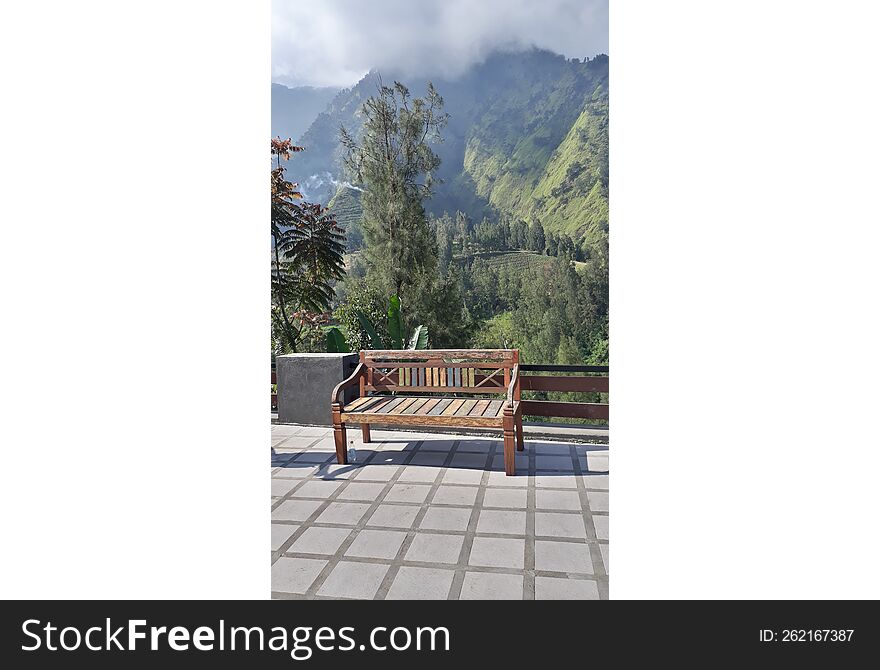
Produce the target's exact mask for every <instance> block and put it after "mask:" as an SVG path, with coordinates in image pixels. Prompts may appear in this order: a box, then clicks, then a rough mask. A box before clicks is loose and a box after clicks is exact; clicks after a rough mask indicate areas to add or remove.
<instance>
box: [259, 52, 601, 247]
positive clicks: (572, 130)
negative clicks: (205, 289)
mask: <svg viewBox="0 0 880 670" xmlns="http://www.w3.org/2000/svg"><path fill="white" fill-rule="evenodd" d="M382 78H383V80H384V81H385V82H389V81H392V80H393V79H402V80H403V81H404V83H405V84H406V85H407V86H409V88H410V90H411V92H412V93H413V95H415V96H418V95H421V94H422V93H423V92H424V85H425V82H424V81H415V82H413V81H407V80H406V79H403V78H401V77H395V75H394V73H393V72H383V73H382ZM377 83H378V78H377V75H376V74H375V73H370V74H369V75H367V76H366V77H364V79H362V80H361V81H360V82H358V84H356V85H355V86H354V87H352V88H351V89H348V90H343V91H341V92H340V93H339V94H338V95H336V96H335V97H334V98H333V100H332V101H331V102H330V103H329V104H328V106H327V108H326V109H325V110H324V111H323V112H322V113H321V114H319V115H318V117H317V118H316V119H315V120H314V122H313V123H312V124H311V126H310V127H309V129H308V130H307V131H306V132H305V133H304V135H303V136H302V138H301V140H300V142H301V144H303V146H305V148H306V151H305V152H303V153H301V154H297V156H296V159H295V160H293V161H291V163H290V174H291V177H292V178H293V179H294V180H295V181H298V182H299V183H300V186H301V187H302V190H303V191H304V193H305V194H306V196H307V197H309V198H310V199H313V200H318V201H321V202H325V203H327V202H329V201H330V199H331V198H333V197H334V195H336V184H335V183H334V181H341V180H342V179H341V176H342V169H341V161H340V158H341V153H340V148H339V127H340V125H345V127H346V128H348V129H350V130H352V131H354V132H357V130H358V128H359V126H360V120H359V118H358V110H359V109H360V106H361V105H362V104H363V101H364V100H365V99H366V98H367V97H369V96H370V95H373V94H374V93H375V91H376V85H377ZM434 85H435V87H436V88H437V90H438V91H439V93H440V95H442V96H443V98H444V100H445V107H446V111H447V112H448V113H449V115H450V119H449V124H448V126H447V128H446V129H445V131H444V132H443V137H444V141H443V143H441V144H438V145H436V146H435V151H436V152H437V154H438V155H439V156H440V158H441V160H442V164H441V167H440V170H439V171H438V174H437V175H436V176H437V177H439V178H440V179H441V180H442V183H440V184H439V185H437V186H436V188H435V195H434V198H433V199H432V200H431V201H430V202H428V203H427V208H428V210H429V211H431V212H432V213H434V214H441V213H442V212H444V211H448V212H454V211H456V210H461V211H463V212H466V213H467V214H468V215H469V216H470V218H471V219H472V220H475V221H479V220H481V219H482V218H483V217H484V216H488V217H489V218H490V219H494V218H497V216H499V215H507V216H511V217H516V218H522V219H524V220H530V219H531V217H533V216H534V217H536V218H537V219H538V220H539V221H541V223H542V225H544V227H545V229H546V230H548V231H551V232H565V233H568V234H570V235H574V236H576V237H578V238H584V237H586V238H587V239H592V238H594V237H596V236H597V235H598V234H600V232H601V231H602V230H604V229H605V228H607V220H608V205H607V202H608V168H607V165H608V156H607V152H608V58H607V56H597V57H595V58H593V59H591V60H589V61H580V60H568V59H566V58H564V57H562V56H559V55H556V54H553V53H551V52H548V51H542V50H537V49H535V50H531V51H527V52H522V53H499V54H495V55H493V56H491V57H489V58H488V59H486V61H484V62H483V63H481V64H479V65H476V66H474V67H472V68H471V69H470V70H469V71H468V72H466V73H465V74H464V75H462V76H461V77H458V78H457V79H455V80H452V81H446V80H442V79H440V80H436V79H435V80H434ZM273 104H274V102H273ZM330 177H332V179H331V178H330Z"/></svg>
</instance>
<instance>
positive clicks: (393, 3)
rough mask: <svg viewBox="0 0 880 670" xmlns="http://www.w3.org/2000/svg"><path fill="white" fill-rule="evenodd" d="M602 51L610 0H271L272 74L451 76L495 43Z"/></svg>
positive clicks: (275, 77) (312, 80)
mask: <svg viewBox="0 0 880 670" xmlns="http://www.w3.org/2000/svg"><path fill="white" fill-rule="evenodd" d="M531 46H537V47H541V48H545V49H550V50H551V51H555V52H556V53H561V54H563V55H565V56H568V57H571V58H582V57H585V56H594V55H595V54H597V53H608V0H372V1H370V0H272V81H275V82H278V83H282V84H287V85H289V86H298V85H311V86H349V85H351V84H353V83H355V82H357V81H358V80H359V79H360V78H361V77H362V76H363V75H364V74H366V72H367V71H369V70H370V69H371V68H379V69H383V68H387V69H393V70H395V71H396V72H400V73H402V74H403V75H404V76H425V77H444V78H453V77H455V76H456V75H458V74H461V73H462V72H463V71H464V70H466V69H467V68H468V67H470V66H471V65H473V64H474V63H478V62H480V61H482V60H483V59H485V58H486V56H488V55H489V54H490V53H491V52H493V51H496V50H517V49H524V48H528V47H531Z"/></svg>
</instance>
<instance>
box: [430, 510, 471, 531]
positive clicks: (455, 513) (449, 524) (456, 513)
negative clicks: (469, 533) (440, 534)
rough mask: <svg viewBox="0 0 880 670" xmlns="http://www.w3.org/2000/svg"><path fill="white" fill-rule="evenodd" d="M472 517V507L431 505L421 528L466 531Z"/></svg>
mask: <svg viewBox="0 0 880 670" xmlns="http://www.w3.org/2000/svg"><path fill="white" fill-rule="evenodd" d="M470 518H471V508H470V507H433V506H432V507H429V508H428V511H427V513H426V514H425V516H424V518H423V519H422V523H421V525H420V526H419V527H420V528H427V529H429V530H460V531H465V530H467V527H468V522H469V521H470Z"/></svg>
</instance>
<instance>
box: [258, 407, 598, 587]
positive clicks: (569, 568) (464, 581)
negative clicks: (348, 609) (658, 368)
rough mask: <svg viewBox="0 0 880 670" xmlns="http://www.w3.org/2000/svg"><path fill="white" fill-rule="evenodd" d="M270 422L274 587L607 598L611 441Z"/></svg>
mask: <svg viewBox="0 0 880 670" xmlns="http://www.w3.org/2000/svg"><path fill="white" fill-rule="evenodd" d="M348 439H349V441H351V440H354V448H355V449H356V451H357V461H356V462H355V463H353V464H350V465H337V464H336V462H335V452H334V447H333V433H332V429H331V428H323V427H314V426H295V425H273V426H272V596H273V597H274V598H309V599H338V598H357V599H379V600H382V599H411V598H419V599H440V600H445V599H459V598H460V599H515V600H520V599H525V600H531V599H587V600H589V599H607V598H608V447H607V445H598V444H573V443H565V442H550V441H541V440H530V439H526V450H525V451H524V452H520V453H518V454H517V476H515V477H507V476H505V474H504V470H503V467H504V466H503V458H502V453H503V448H502V444H501V440H500V439H492V438H479V437H469V436H468V437H465V436H455V435H443V434H428V433H412V432H403V431H401V432H390V431H380V430H373V442H372V443H370V444H366V445H365V444H362V443H361V440H360V430H359V428H358V427H354V429H351V428H350V429H349V431H348Z"/></svg>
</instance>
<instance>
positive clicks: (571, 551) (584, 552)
mask: <svg viewBox="0 0 880 670" xmlns="http://www.w3.org/2000/svg"><path fill="white" fill-rule="evenodd" d="M535 569H536V570H548V571H552V572H582V573H586V574H590V575H591V574H593V561H592V558H591V556H590V547H589V546H588V545H586V544H581V543H579V542H551V541H549V540H536V541H535Z"/></svg>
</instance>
